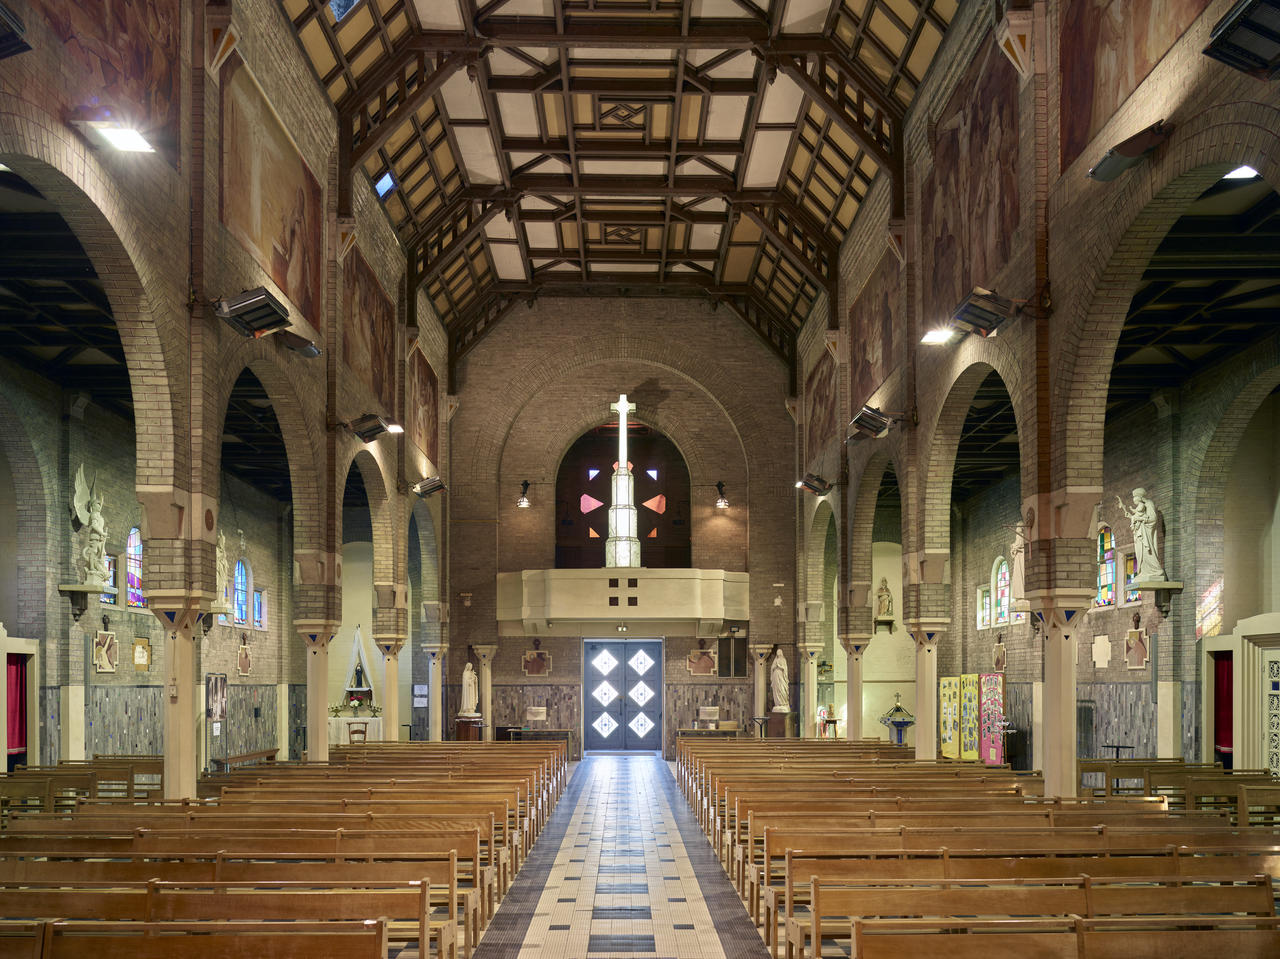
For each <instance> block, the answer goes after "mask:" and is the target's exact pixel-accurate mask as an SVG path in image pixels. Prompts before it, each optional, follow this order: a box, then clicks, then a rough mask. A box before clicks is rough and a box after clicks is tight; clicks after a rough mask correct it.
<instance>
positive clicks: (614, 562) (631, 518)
mask: <svg viewBox="0 0 1280 959" xmlns="http://www.w3.org/2000/svg"><path fill="white" fill-rule="evenodd" d="M635 408H636V405H635V404H634V403H628V402H627V394H626V393H623V394H622V395H620V396H619V397H618V402H616V403H610V404H609V409H610V410H611V411H613V412H614V413H617V414H618V467H617V469H615V470H614V471H613V482H612V484H611V487H612V490H613V497H612V499H613V502H612V503H611V504H610V506H609V538H608V539H607V540H606V541H605V544H604V565H605V566H608V567H612V566H639V565H640V538H639V535H638V526H639V517H638V516H637V510H636V501H635V478H634V477H633V476H632V475H631V470H630V468H629V467H628V465H627V414H628V413H631V412H634V411H635Z"/></svg>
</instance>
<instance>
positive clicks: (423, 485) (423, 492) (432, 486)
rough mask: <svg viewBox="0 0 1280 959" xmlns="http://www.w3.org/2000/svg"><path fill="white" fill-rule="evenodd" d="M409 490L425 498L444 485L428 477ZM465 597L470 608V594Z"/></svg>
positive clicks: (442, 481) (437, 477)
mask: <svg viewBox="0 0 1280 959" xmlns="http://www.w3.org/2000/svg"><path fill="white" fill-rule="evenodd" d="M409 488H410V489H411V490H413V491H414V492H415V493H416V494H417V495H419V496H422V497H426V496H430V495H431V494H432V493H438V492H440V491H441V490H442V489H444V488H445V485H444V480H442V479H441V478H440V477H439V476H428V477H427V478H426V479H423V480H418V482H416V483H414V484H413V485H412V486H411V487H409ZM466 595H467V597H468V602H467V603H466V605H467V606H470V605H471V603H470V601H469V600H470V595H471V594H470V593H468V594H466Z"/></svg>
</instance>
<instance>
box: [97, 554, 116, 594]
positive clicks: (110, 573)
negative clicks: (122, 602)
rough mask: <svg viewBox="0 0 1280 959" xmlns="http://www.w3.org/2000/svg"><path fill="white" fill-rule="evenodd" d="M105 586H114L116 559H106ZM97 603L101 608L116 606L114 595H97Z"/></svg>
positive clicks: (111, 557) (112, 557) (109, 557)
mask: <svg viewBox="0 0 1280 959" xmlns="http://www.w3.org/2000/svg"><path fill="white" fill-rule="evenodd" d="M107 585H108V586H115V585H116V558H115V557H114V556H108V557H107ZM98 602H100V603H101V604H102V605H103V606H114V605H115V604H116V594H115V593H100V594H98Z"/></svg>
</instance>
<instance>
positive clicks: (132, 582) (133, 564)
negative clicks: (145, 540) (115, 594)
mask: <svg viewBox="0 0 1280 959" xmlns="http://www.w3.org/2000/svg"><path fill="white" fill-rule="evenodd" d="M124 572H125V591H126V593H127V595H128V603H129V605H130V606H134V607H143V606H146V605H147V598H146V597H145V596H143V595H142V531H141V530H140V529H138V527H136V526H135V527H134V528H133V529H131V530H129V538H128V540H126V542H125V548H124Z"/></svg>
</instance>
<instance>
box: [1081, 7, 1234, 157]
mask: <svg viewBox="0 0 1280 959" xmlns="http://www.w3.org/2000/svg"><path fill="white" fill-rule="evenodd" d="M1208 5H1209V0H1064V2H1063V4H1062V168H1063V169H1064V170H1065V169H1066V168H1067V167H1068V166H1070V165H1071V164H1072V163H1073V162H1074V161H1075V159H1076V158H1077V157H1078V156H1080V154H1081V153H1082V152H1083V151H1084V148H1085V147H1086V146H1088V144H1089V142H1090V141H1091V140H1092V139H1093V138H1094V137H1095V136H1096V135H1097V133H1098V131H1099V130H1101V129H1102V127H1103V125H1104V124H1105V123H1106V122H1107V121H1108V120H1109V119H1111V116H1112V114H1114V113H1115V112H1116V110H1117V109H1118V108H1119V107H1120V104H1122V103H1124V101H1125V100H1127V99H1128V98H1129V94H1131V93H1133V91H1134V90H1136V89H1137V88H1138V84H1139V83H1141V82H1142V81H1143V80H1144V79H1145V78H1146V76H1147V74H1148V73H1150V72H1151V68H1152V67H1154V66H1155V65H1156V64H1157V63H1159V62H1160V58H1161V57H1163V56H1164V55H1165V54H1166V53H1168V52H1169V48H1170V47H1172V46H1173V44H1174V43H1175V42H1176V41H1177V39H1178V38H1179V37H1180V36H1182V34H1183V33H1185V32H1186V30H1187V28H1188V27H1189V26H1191V24H1192V23H1194V22H1195V19H1196V17H1198V16H1200V14H1201V13H1203V12H1204V8H1205V7H1207V6H1208ZM1158 119H1160V118H1159V117H1152V118H1151V120H1150V121H1149V122H1155V121H1156V120H1158ZM1146 125H1147V124H1146V123H1143V124H1142V126H1146ZM1137 132H1138V131H1137V129H1134V130H1131V131H1129V133H1137ZM1126 135H1128V134H1126ZM1111 145H1112V144H1108V145H1107V146H1108V147H1110V146H1111ZM1105 152H1106V151H1105V150H1100V151H1098V159H1101V155H1102V153H1105Z"/></svg>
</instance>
